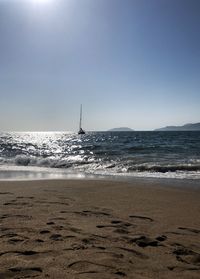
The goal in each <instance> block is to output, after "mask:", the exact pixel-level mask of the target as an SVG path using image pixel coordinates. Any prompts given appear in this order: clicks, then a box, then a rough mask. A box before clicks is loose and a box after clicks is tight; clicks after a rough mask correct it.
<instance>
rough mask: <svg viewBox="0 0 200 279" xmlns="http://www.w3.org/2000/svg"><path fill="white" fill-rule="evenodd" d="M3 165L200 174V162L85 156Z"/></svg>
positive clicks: (1, 161)
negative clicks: (136, 160) (143, 160)
mask: <svg viewBox="0 0 200 279" xmlns="http://www.w3.org/2000/svg"><path fill="white" fill-rule="evenodd" d="M0 164H1V165H16V166H37V167H46V168H59V169H70V168H71V169H72V170H77V169H78V170H81V171H85V172H90V173H92V172H95V171H97V170H99V171H101V170H103V171H104V170H106V171H107V172H110V173H134V172H141V173H142V172H151V173H152V172H153V173H162V174H165V173H169V172H170V173H175V172H180V171H181V172H199V171H200V164H199V162H193V163H190V164H186V163H184V164H183V163H177V164H173V165H171V164H165V165H163V164H154V165H153V164H152V163H151V164H150V163H149V164H135V165H132V164H133V162H131V161H128V162H127V161H123V162H122V161H117V160H116V161H113V160H112V161H109V160H101V159H94V157H88V156H85V155H83V156H82V155H76V156H68V157H65V158H56V157H46V158H43V157H34V156H27V155H17V156H15V157H12V158H0Z"/></svg>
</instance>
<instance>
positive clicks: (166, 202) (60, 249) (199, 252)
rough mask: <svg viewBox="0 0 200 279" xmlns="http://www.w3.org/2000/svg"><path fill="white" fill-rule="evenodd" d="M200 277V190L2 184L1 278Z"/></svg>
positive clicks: (119, 184) (140, 184)
mask: <svg viewBox="0 0 200 279" xmlns="http://www.w3.org/2000/svg"><path fill="white" fill-rule="evenodd" d="M171 184H172V186H174V185H173V180H172V182H171ZM199 274H200V190H198V189H190V188H187V187H183V188H181V187H179V188H177V187H167V186H165V185H164V186H163V185H162V182H159V180H158V182H157V183H153V182H149V181H147V182H144V181H140V180H138V181H135V182H129V183H128V182H120V181H118V182H116V181H115V182H112V181H93V180H88V181H87V180H57V181H54V180H49V181H18V182H17V181H7V182H3V181H2V182H0V278H1V279H4V278H56V279H57V278H72V279H73V278H95V279H97V278H99V279H100V278H101V279H103V278H105V279H107V278H109V279H111V278H113V279H114V278H115V279H117V278H123V277H124V278H187V279H188V278H199Z"/></svg>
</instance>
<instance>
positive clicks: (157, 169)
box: [128, 164, 200, 173]
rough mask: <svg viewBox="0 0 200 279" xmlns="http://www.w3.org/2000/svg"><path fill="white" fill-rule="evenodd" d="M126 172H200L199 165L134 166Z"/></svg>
mask: <svg viewBox="0 0 200 279" xmlns="http://www.w3.org/2000/svg"><path fill="white" fill-rule="evenodd" d="M128 171H129V172H131V171H140V172H143V171H150V172H161V173H166V172H176V171H200V165H187V164H180V165H166V166H163V165H153V166H152V165H151V166H148V165H142V166H135V167H129V168H128Z"/></svg>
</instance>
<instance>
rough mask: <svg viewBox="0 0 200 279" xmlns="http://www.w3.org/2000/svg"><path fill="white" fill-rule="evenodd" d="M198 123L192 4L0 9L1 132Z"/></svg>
mask: <svg viewBox="0 0 200 279" xmlns="http://www.w3.org/2000/svg"><path fill="white" fill-rule="evenodd" d="M81 103H82V104H83V114H84V117H83V128H84V129H86V130H107V129H109V128H114V127H120V126H127V127H130V128H133V129H136V130H149V129H154V128H158V127H162V126H166V125H173V124H174V125H182V124H184V123H188V122H200V1H199V0H0V130H15V131H16V130H22V131H25V130H27V131H30V130H33V131H34V130H36V131H39V130H45V131H48V130H74V131H76V130H77V129H78V122H79V109H80V104H81Z"/></svg>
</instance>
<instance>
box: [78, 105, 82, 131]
mask: <svg viewBox="0 0 200 279" xmlns="http://www.w3.org/2000/svg"><path fill="white" fill-rule="evenodd" d="M81 126H82V104H81V109H80V123H79V130H80V129H81Z"/></svg>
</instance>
